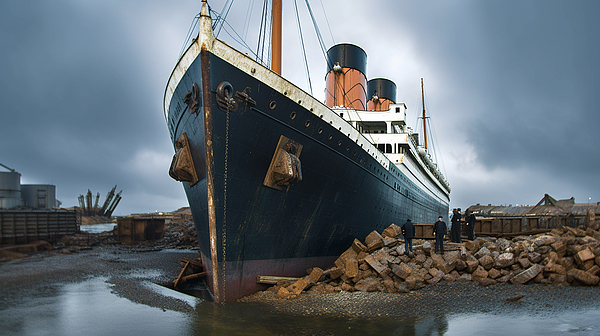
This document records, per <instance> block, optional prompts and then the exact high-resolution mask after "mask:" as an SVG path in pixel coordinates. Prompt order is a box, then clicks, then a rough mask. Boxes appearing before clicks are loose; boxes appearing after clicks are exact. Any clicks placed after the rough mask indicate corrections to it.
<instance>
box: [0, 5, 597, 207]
mask: <svg viewBox="0 0 600 336" xmlns="http://www.w3.org/2000/svg"><path fill="white" fill-rule="evenodd" d="M260 2H261V1H258V0H255V1H249V0H247V1H240V0H238V1H236V2H235V3H234V4H233V7H232V9H231V11H230V13H229V16H228V17H227V19H228V21H229V22H230V24H231V26H232V27H233V28H235V30H236V31H237V32H238V34H239V35H240V36H243V37H246V38H247V40H248V44H249V45H251V46H256V34H255V33H256V28H253V27H256V26H258V24H259V23H260V12H261V4H260ZM284 2H285V4H284V5H285V6H286V7H284V30H285V32H284V36H285V40H284V50H285V52H284V58H285V59H284V62H283V76H284V77H286V78H289V79H290V80H291V81H292V82H293V83H295V84H296V85H298V86H300V87H302V88H304V89H305V90H307V91H308V90H309V88H308V81H307V76H306V74H305V72H303V71H302V69H303V67H304V66H303V60H302V57H301V56H300V55H301V53H300V48H299V45H300V42H299V38H298V32H297V23H296V19H295V14H294V6H293V2H292V1H291V0H285V1H284ZM224 3H225V0H214V1H210V4H211V6H212V8H213V9H214V10H216V11H217V12H221V11H222V10H223V6H224ZM253 3H254V6H251V5H252V4H253ZM342 4H343V5H342ZM311 6H312V9H313V11H314V13H315V16H316V17H317V20H318V23H319V28H320V31H321V33H322V36H323V40H324V42H325V44H326V46H327V47H330V46H331V45H333V43H340V42H351V43H354V44H357V45H360V46H361V47H362V48H363V49H364V50H365V51H366V52H367V55H368V67H367V72H368V73H367V77H368V78H374V77H386V78H389V79H391V80H393V81H394V82H395V83H396V85H397V87H398V100H399V101H404V102H405V103H406V104H407V106H408V108H409V112H408V118H409V120H408V121H409V124H410V125H413V127H414V128H417V114H418V113H419V110H420V109H421V107H420V105H421V103H420V99H421V96H420V78H421V77H423V78H424V81H425V92H426V107H427V110H428V114H429V115H430V117H431V122H432V126H433V133H434V135H435V139H434V141H435V144H436V149H437V158H438V161H439V164H440V165H441V166H442V168H443V169H442V170H443V172H444V173H445V175H446V176H447V178H448V181H449V182H450V184H451V186H452V194H451V198H452V201H451V207H462V208H463V209H464V208H466V207H468V206H469V205H472V204H476V203H481V204H488V203H492V204H513V205H515V204H535V203H537V202H538V201H539V200H540V199H541V198H542V197H543V195H544V193H548V194H550V195H552V196H554V197H555V198H569V197H572V196H573V197H575V199H576V201H577V202H579V203H586V202H588V200H589V197H591V200H592V202H598V201H600V193H599V191H600V174H598V173H597V170H598V167H600V154H599V150H598V149H597V147H598V144H600V130H599V128H600V109H599V107H598V103H597V97H598V96H600V65H599V62H600V40H599V38H598V32H600V21H599V20H597V16H598V14H599V13H600V2H598V1H595V0H590V1H583V0H573V1H566V0H564V1H552V0H539V1H533V0H518V1H517V0H514V1H511V0H489V1H481V0H472V1H466V0H453V1H447V0H440V1H432V0H424V1H409V0H406V1H400V0H393V1H392V0H388V1H377V0H373V1H369V2H365V1H360V0H347V1H332V0H312V2H311ZM298 8H299V13H300V18H301V25H302V30H303V32H304V35H305V43H306V47H307V53H308V55H307V56H308V63H309V67H310V70H311V71H310V78H311V82H312V87H313V92H314V94H315V96H317V97H319V98H320V99H322V98H323V97H324V95H323V88H324V71H325V61H324V57H323V54H322V52H321V50H320V48H319V46H318V44H317V39H316V37H315V33H314V29H313V28H312V25H311V24H310V18H309V16H308V13H307V9H306V5H305V4H304V1H298ZM249 9H251V12H250V14H249ZM323 9H325V12H326V13H327V20H325V16H323ZM199 10H200V1H199V0H186V1H183V0H181V1H166V0H162V1H160V0H147V1H144V2H139V1H130V0H120V1H116V0H114V1H112V0H102V1H100V0H88V1H79V0H70V1H69V0H57V1H33V0H32V1H21V0H3V1H0V48H1V52H0V103H1V105H0V163H3V164H5V165H7V166H9V167H11V168H14V169H16V170H17V171H18V172H20V173H21V174H22V183H24V184H26V183H33V184H54V185H56V186H57V198H58V199H60V200H61V201H62V202H63V206H66V207H68V206H73V205H76V204H77V197H78V195H80V194H84V193H86V192H87V190H88V189H90V190H91V191H92V192H93V193H94V194H95V193H96V192H100V193H101V195H102V198H101V199H102V200H103V199H104V197H105V195H106V193H107V192H108V191H109V190H110V189H111V188H112V187H113V186H114V185H115V184H117V185H118V189H117V190H121V189H122V190H123V199H122V201H121V203H120V204H119V206H118V207H117V210H116V211H115V214H116V215H127V214H131V213H142V212H153V211H157V210H158V211H172V210H175V209H177V208H179V207H182V206H187V200H186V198H185V194H184V191H183V188H182V186H181V184H180V183H178V182H175V181H174V180H172V179H171V178H170V177H169V176H168V173H167V170H168V166H169V164H170V160H171V157H172V154H173V148H172V145H171V143H170V140H169V136H168V133H167V128H166V126H165V122H164V117H163V111H162V105H161V104H162V99H163V93H164V87H165V84H166V81H167V80H168V77H169V75H170V73H171V70H172V68H173V66H174V65H175V62H176V60H177V58H178V56H179V52H180V50H181V47H182V44H183V42H184V40H185V36H186V34H187V32H188V29H189V27H190V24H191V22H192V19H193V17H194V15H195V14H197V13H198V12H199ZM247 18H249V20H247ZM327 21H328V22H329V27H330V29H329V28H328V26H327ZM246 22H248V24H246ZM330 30H331V32H330ZM219 37H220V38H222V39H224V40H226V41H228V42H230V43H232V44H234V42H233V41H232V40H231V38H230V36H229V35H228V34H227V32H226V31H225V30H222V31H221V33H220V35H219ZM0 170H1V171H5V169H4V168H0Z"/></svg>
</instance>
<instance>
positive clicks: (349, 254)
mask: <svg viewBox="0 0 600 336" xmlns="http://www.w3.org/2000/svg"><path fill="white" fill-rule="evenodd" d="M356 257H357V253H356V252H355V251H354V249H352V247H350V248H348V249H347V250H346V251H345V252H344V253H342V254H341V255H340V257H339V258H337V260H336V261H335V262H334V264H335V266H337V267H339V268H344V267H346V260H348V259H356Z"/></svg>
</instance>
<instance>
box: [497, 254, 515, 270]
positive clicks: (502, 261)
mask: <svg viewBox="0 0 600 336" xmlns="http://www.w3.org/2000/svg"><path fill="white" fill-rule="evenodd" d="M514 263H515V256H514V255H513V254H512V253H502V254H500V255H499V256H498V257H497V258H496V267H498V268H506V267H509V266H511V265H512V264H514Z"/></svg>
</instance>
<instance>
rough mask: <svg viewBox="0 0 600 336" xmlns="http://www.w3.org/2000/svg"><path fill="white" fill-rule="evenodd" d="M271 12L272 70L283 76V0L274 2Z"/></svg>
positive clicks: (274, 0)
mask: <svg viewBox="0 0 600 336" xmlns="http://www.w3.org/2000/svg"><path fill="white" fill-rule="evenodd" d="M271 11H272V14H271V15H272V21H271V22H272V24H273V26H272V28H271V70H273V71H274V72H276V73H277V74H278V75H281V0H273V8H272V9H271Z"/></svg>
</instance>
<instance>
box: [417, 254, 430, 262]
mask: <svg viewBox="0 0 600 336" xmlns="http://www.w3.org/2000/svg"><path fill="white" fill-rule="evenodd" d="M425 260H427V256H425V255H424V254H421V253H417V255H416V256H415V262H416V263H418V264H423V263H424V262H425Z"/></svg>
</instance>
